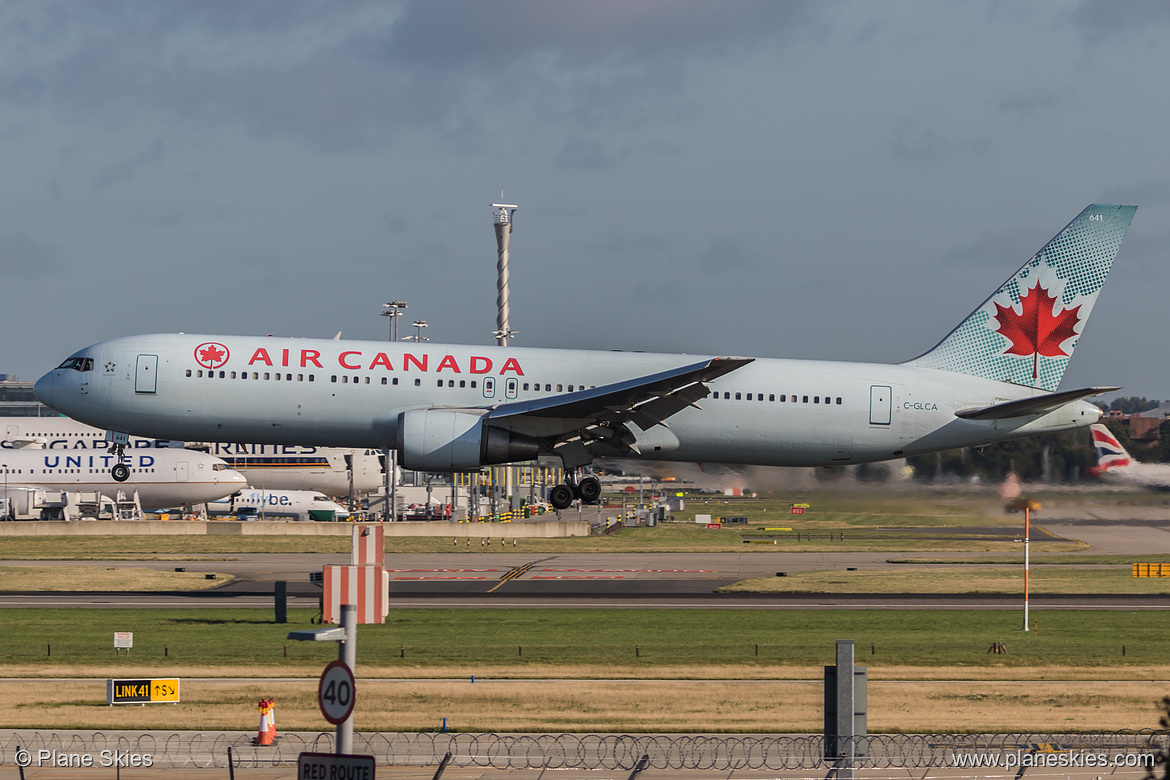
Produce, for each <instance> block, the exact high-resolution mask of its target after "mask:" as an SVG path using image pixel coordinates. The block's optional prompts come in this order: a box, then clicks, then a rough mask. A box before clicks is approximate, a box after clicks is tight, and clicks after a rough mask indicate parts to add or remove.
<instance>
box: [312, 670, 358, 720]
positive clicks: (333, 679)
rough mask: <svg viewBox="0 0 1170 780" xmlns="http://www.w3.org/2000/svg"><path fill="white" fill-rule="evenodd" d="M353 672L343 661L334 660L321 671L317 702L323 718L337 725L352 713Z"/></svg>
mask: <svg viewBox="0 0 1170 780" xmlns="http://www.w3.org/2000/svg"><path fill="white" fill-rule="evenodd" d="M353 696H354V687H353V672H352V671H350V668H349V667H348V666H346V665H345V662H344V661H334V662H332V663H331V664H329V665H328V666H326V667H325V671H323V672H321V682H319V683H317V703H318V704H320V705H321V714H322V715H324V716H325V720H327V721H329V722H330V723H332V724H333V725H334V726H337V725H339V724H341V723H343V722H344V721H345V720H346V718H348V717H349V716H350V715H352V714H353Z"/></svg>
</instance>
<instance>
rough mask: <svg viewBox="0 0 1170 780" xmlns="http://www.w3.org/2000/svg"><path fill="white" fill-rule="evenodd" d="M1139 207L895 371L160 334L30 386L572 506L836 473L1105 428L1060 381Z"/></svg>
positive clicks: (131, 428) (205, 435)
mask: <svg viewBox="0 0 1170 780" xmlns="http://www.w3.org/2000/svg"><path fill="white" fill-rule="evenodd" d="M1135 211H1136V206H1115V205H1102V204H1095V205H1091V206H1089V207H1088V208H1086V209H1085V210H1084V211H1082V212H1081V213H1080V214H1079V215H1078V216H1077V217H1076V219H1074V220H1073V221H1072V222H1071V223H1069V224H1068V226H1067V227H1065V228H1064V229H1063V230H1061V231H1060V233H1058V234H1057V235H1056V237H1055V238H1053V239H1052V240H1051V241H1049V242H1048V243H1047V244H1046V245H1045V246H1044V247H1043V248H1042V249H1041V250H1040V251H1039V252H1038V253H1037V254H1036V255H1035V256H1033V257H1031V258H1030V259H1029V260H1028V261H1027V262H1026V263H1025V264H1024V266H1023V267H1022V268H1020V269H1019V270H1018V271H1017V272H1016V273H1014V274H1013V275H1012V276H1011V277H1010V278H1009V279H1008V280H1007V281H1006V282H1005V283H1004V284H1003V285H1001V286H1000V287H999V288H998V289H996V290H995V292H994V293H992V295H991V296H990V297H988V298H987V300H985V301H984V302H983V303H982V304H980V305H979V307H978V308H976V309H975V310H974V311H973V312H972V313H971V314H970V315H968V316H967V317H966V318H965V319H964V320H963V321H962V322H960V323H959V325H958V326H957V327H956V328H955V329H954V330H952V331H951V332H950V333H949V334H947V336H946V337H945V338H943V339H942V341H940V342H939V343H938V344H937V345H936V346H935V347H934V348H933V349H931V350H930V351H928V352H926V353H925V354H923V355H921V356H919V357H917V358H914V359H913V360H908V361H906V362H904V363H898V364H893V365H889V364H870V363H843V362H829V361H821V360H782V359H771V358H746V357H718V356H713V357H696V356H688V355H670V354H649V353H629V352H601V351H580V350H564V349H531V348H514V347H476V346H444V345H439V344H426V345H422V344H412V345H409V346H408V345H405V344H402V343H390V344H387V343H385V342H375V341H336V340H325V339H320V340H317V339H295V338H271V337H269V338H261V337H250V336H230V337H229V336H199V335H187V334H155V335H146V336H128V337H124V338H117V339H113V340H110V341H104V342H101V343H99V344H95V345H93V346H91V347H86V348H85V349H82V350H80V351H78V352H75V353H74V354H73V355H71V356H70V357H69V358H68V359H67V360H65V362H63V363H62V364H61V365H60V366H59V367H57V368H56V369H54V370H53V371H50V372H49V373H48V374H46V375H45V376H43V377H41V379H40V380H39V381H38V382H37V383H36V388H35V391H36V395H37V397H38V398H39V399H40V400H41V401H43V402H44V403H46V404H48V405H49V406H51V407H53V408H54V409H57V410H59V411H61V412H63V413H64V414H67V415H69V416H70V417H73V418H75V419H77V420H81V421H82V422H85V423H88V424H90V425H94V426H98V427H101V428H105V429H107V430H108V431H110V433H109V434H108V436H110V438H111V440H112V441H114V442H115V443H118V442H120V441H121V440H123V439H124V438H125V437H126V435H128V434H134V435H138V436H150V437H157V438H167V439H178V440H197V441H221V442H222V441H232V442H257V443H269V444H299V445H318V446H333V447H372V448H397V451H398V456H399V463H400V464H401V465H402V467H403V468H407V469H415V470H421V471H437V472H459V471H477V470H479V469H480V468H481V467H482V466H487V465H493V464H501V463H512V462H518V461H526V460H533V459H536V458H539V457H550V458H557V459H559V460H560V461H561V462H562V463H563V465H564V467H565V468H566V470H567V471H568V473H569V474H570V478H569V481H568V484H564V485H558V486H557V487H556V488H554V489H553V490H552V491H550V495H549V498H550V500H551V501H552V502H553V504H554V505H555V506H558V507H563V506H568V505H569V503H571V501H572V500H573V497H574V496H576V497H579V498H581V499H583V500H586V501H591V500H596V498H597V496H598V492H599V486H598V484H597V481H596V480H595V479H593V478H584V479H581V480H579V481H578V480H576V479H575V478H574V475H575V473H576V470H577V469H579V468H581V467H583V466H586V465H588V464H589V463H591V462H592V461H593V460H594V459H595V458H599V457H622V458H645V459H654V460H673V461H697V462H713V463H733V464H748V465H771V466H831V465H838V464H848V463H865V462H873V461H880V460H887V459H891V458H899V457H903V456H907V455H920V454H923V453H929V452H936V451H940V450H948V449H953V448H956V447H969V446H980V445H984V444H989V443H992V442H997V441H1002V440H1005V439H1014V438H1018V437H1021V436H1027V435H1030V434H1035V433H1048V432H1051V431H1057V430H1063V429H1066V428H1074V427H1078V426H1084V425H1089V424H1091V423H1095V422H1097V420H1098V419H1099V418H1100V416H1101V413H1100V411H1099V410H1098V408H1097V407H1096V406H1094V405H1092V404H1090V403H1088V402H1087V401H1085V400H1084V399H1085V398H1087V397H1089V396H1093V395H1098V394H1100V393H1102V392H1105V391H1108V390H1113V389H1117V388H1112V387H1086V388H1079V389H1073V390H1063V391H1058V390H1057V386H1058V385H1059V383H1060V380H1061V377H1062V376H1063V374H1064V370H1065V367H1066V366H1067V365H1068V361H1069V359H1070V358H1071V357H1072V353H1073V349H1074V348H1075V347H1076V345H1077V341H1078V340H1079V338H1080V335H1081V332H1082V330H1083V328H1084V325H1085V322H1086V321H1087V320H1088V318H1089V314H1090V312H1091V311H1092V309H1093V304H1094V303H1095V302H1096V300H1097V294H1098V292H1100V290H1101V286H1102V284H1103V283H1104V281H1105V277H1106V275H1107V274H1108V273H1109V269H1110V267H1111V266H1112V264H1113V259H1114V257H1115V256H1116V254H1117V250H1118V247H1119V246H1120V244H1121V240H1122V239H1123V238H1124V237H1125V233H1126V231H1127V230H1128V228H1129V224H1130V221H1131V220H1132V219H1133V215H1134V212H1135ZM700 402H702V404H701V405H700ZM116 476H117V475H116Z"/></svg>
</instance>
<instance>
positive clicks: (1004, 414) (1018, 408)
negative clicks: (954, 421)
mask: <svg viewBox="0 0 1170 780" xmlns="http://www.w3.org/2000/svg"><path fill="white" fill-rule="evenodd" d="M1120 389H1121V388H1120V387H1082V388H1081V389H1079V390H1065V391H1063V392H1060V393H1045V394H1044V395H1036V396H1032V397H1031V398H1021V399H1020V400H1018V401H1007V402H1005V403H1002V404H993V405H991V406H982V407H979V408H978V409H960V410H959V411H957V412H955V416H956V417H962V418H963V419H964V420H1004V419H1007V418H1009V417H1027V416H1028V415H1032V414H1044V413H1045V412H1051V411H1052V410H1054V409H1059V408H1060V407H1062V406H1064V405H1065V404H1070V403H1072V402H1073V401H1079V400H1081V399H1082V398H1089V397H1090V396H1094V395H1101V394H1102V393H1111V392H1113V391H1114V390H1120Z"/></svg>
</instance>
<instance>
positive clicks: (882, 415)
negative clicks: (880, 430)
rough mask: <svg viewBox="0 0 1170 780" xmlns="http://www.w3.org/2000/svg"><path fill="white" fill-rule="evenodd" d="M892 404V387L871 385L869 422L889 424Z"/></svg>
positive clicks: (871, 423)
mask: <svg viewBox="0 0 1170 780" xmlns="http://www.w3.org/2000/svg"><path fill="white" fill-rule="evenodd" d="M893 406H894V392H893V388H891V387H889V386H888V385H871V386H870V388H869V424H870V425H889V424H890V418H891V415H892V412H893Z"/></svg>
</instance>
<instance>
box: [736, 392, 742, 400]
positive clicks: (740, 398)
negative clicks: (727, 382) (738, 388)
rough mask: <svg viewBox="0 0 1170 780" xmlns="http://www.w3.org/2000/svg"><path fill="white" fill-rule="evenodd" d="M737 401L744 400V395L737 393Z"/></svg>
mask: <svg viewBox="0 0 1170 780" xmlns="http://www.w3.org/2000/svg"><path fill="white" fill-rule="evenodd" d="M735 400H737V401H742V400H743V393H736V394H735Z"/></svg>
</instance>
